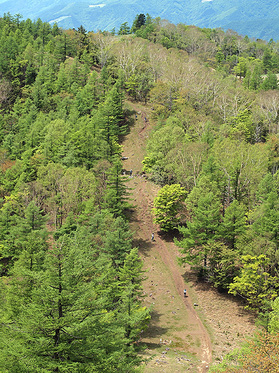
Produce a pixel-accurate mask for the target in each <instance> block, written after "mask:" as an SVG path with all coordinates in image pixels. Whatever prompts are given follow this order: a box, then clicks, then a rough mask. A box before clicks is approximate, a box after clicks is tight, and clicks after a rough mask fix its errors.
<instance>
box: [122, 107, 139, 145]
mask: <svg viewBox="0 0 279 373" xmlns="http://www.w3.org/2000/svg"><path fill="white" fill-rule="evenodd" d="M124 115H125V119H124V121H123V122H124V126H126V129H125V133H124V134H123V135H120V136H119V143H120V144H122V143H123V141H124V140H125V136H126V135H128V134H129V133H130V132H131V128H133V127H134V126H135V124H136V120H137V117H136V115H137V113H136V111H135V110H130V109H125V111H124Z"/></svg>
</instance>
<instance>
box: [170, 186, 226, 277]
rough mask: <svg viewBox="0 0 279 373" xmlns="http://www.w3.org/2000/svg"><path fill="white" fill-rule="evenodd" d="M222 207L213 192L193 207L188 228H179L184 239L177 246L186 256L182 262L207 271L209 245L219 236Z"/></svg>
mask: <svg viewBox="0 0 279 373" xmlns="http://www.w3.org/2000/svg"><path fill="white" fill-rule="evenodd" d="M189 197H190V196H189ZM189 197H188V198H189ZM186 205H187V200H186ZM220 207H221V206H220V202H219V200H218V199H216V196H215V195H214V194H213V193H212V192H209V193H206V194H205V195H203V196H201V197H200V198H199V200H198V202H197V205H196V206H194V205H193V206H192V211H191V215H192V218H191V220H188V221H187V225H186V227H180V228H179V231H180V233H181V234H182V235H183V239H182V240H181V241H179V242H178V241H177V240H176V244H177V245H178V246H179V247H180V248H182V249H181V252H182V253H183V254H184V255H183V257H182V258H181V261H182V262H186V263H189V264H191V265H192V266H193V267H196V268H202V267H203V268H204V269H205V270H206V267H207V257H208V250H209V245H210V244H212V243H213V242H214V241H215V239H216V238H217V236H218V235H217V232H218V227H219V224H220V218H221V211H220Z"/></svg>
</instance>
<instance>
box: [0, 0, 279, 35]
mask: <svg viewBox="0 0 279 373" xmlns="http://www.w3.org/2000/svg"><path fill="white" fill-rule="evenodd" d="M7 12H10V13H11V14H12V15H14V14H17V13H19V14H21V15H22V16H23V18H24V19H25V18H31V19H32V20H35V19H37V18H41V19H42V20H43V21H47V22H50V23H53V22H56V23H57V24H58V25H59V26H60V27H63V28H73V27H74V28H77V27H79V26H80V25H83V27H84V28H85V29H86V30H87V31H97V30H108V31H110V30H112V29H113V28H114V27H115V29H116V30H118V29H119V27H120V25H121V24H122V23H124V22H128V24H129V25H132V22H133V20H134V19H135V16H136V15H137V14H140V13H144V14H146V13H149V14H150V16H151V17H152V18H155V17H160V18H162V19H167V20H168V21H170V22H172V23H175V24H177V23H184V24H187V25H196V26H200V27H209V28H218V27H220V28H223V29H225V30H226V29H232V30H235V31H237V32H238V33H239V34H241V35H248V36H249V37H254V38H260V39H265V40H269V39H271V38H273V39H274V40H279V2H278V1H277V0H264V1H263V0H249V1H248V0H174V1H173V0H172V1H171V0H99V1H98V0H80V1H73V0H6V1H4V0H0V14H1V15H2V14H3V13H7Z"/></svg>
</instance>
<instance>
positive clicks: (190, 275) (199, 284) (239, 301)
mask: <svg viewBox="0 0 279 373" xmlns="http://www.w3.org/2000/svg"><path fill="white" fill-rule="evenodd" d="M182 277H183V279H184V281H185V283H189V282H191V283H193V284H194V286H195V288H196V289H197V290H198V291H199V292H201V293H202V292H204V293H208V292H214V293H215V294H216V296H217V297H218V298H219V299H220V300H221V301H222V300H229V301H231V302H232V303H234V304H236V305H237V306H238V315H239V316H248V319H249V321H250V322H252V323H254V322H255V317H256V314H255V313H254V312H253V311H251V310H247V309H245V308H244V307H245V305H246V302H245V300H244V299H243V298H241V297H239V296H235V295H232V294H229V293H228V291H227V290H226V289H217V288H215V287H213V285H212V284H210V283H209V282H207V281H206V280H202V279H199V278H198V274H197V272H196V271H193V270H190V269H186V270H185V272H184V274H183V275H182Z"/></svg>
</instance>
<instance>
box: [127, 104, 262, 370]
mask: <svg viewBox="0 0 279 373" xmlns="http://www.w3.org/2000/svg"><path fill="white" fill-rule="evenodd" d="M127 105H128V107H129V109H130V110H134V118H135V124H134V125H133V126H132V127H131V132H130V133H129V134H128V135H127V136H125V139H124V141H123V143H122V145H123V156H124V157H127V158H128V159H125V160H124V161H123V169H126V170H131V169H132V170H133V176H132V177H130V178H129V182H128V186H129V187H130V188H132V190H131V198H132V201H133V202H134V205H135V208H134V209H133V210H132V211H131V228H132V230H133V231H134V237H135V238H134V245H135V246H137V247H138V248H139V251H140V255H141V257H142V259H143V262H144V269H145V270H146V277H147V279H146V281H145V282H144V291H145V294H146V299H145V303H146V305H147V306H151V307H152V319H151V324H150V327H149V328H148V329H147V331H145V332H144V333H143V335H142V343H145V344H146V345H147V349H146V351H145V353H144V357H145V358H147V361H146V363H145V365H144V372H146V373H148V372H154V373H156V372H172V373H173V372H207V370H208V367H209V365H210V364H214V363H218V362H219V361H221V360H222V358H223V356H224V355H225V354H226V353H228V352H230V351H232V350H233V349H234V348H235V347H238V346H239V345H240V343H241V342H242V341H243V339H244V338H245V336H248V335H250V334H252V333H253V331H254V330H255V326H254V319H253V316H252V315H251V314H249V313H247V312H245V311H244V310H243V306H242V305H241V304H240V303H239V301H237V300H236V299H235V298H233V297H230V296H228V295H225V294H219V293H218V292H217V291H216V290H215V289H212V288H211V287H210V286H209V285H208V284H205V283H199V282H197V279H196V276H195V274H194V273H192V272H191V270H190V268H189V266H187V265H186V266H184V267H180V266H179V265H178V263H177V257H178V256H179V255H180V254H179V250H178V248H177V247H176V246H175V245H174V243H173V242H172V238H171V237H168V236H166V235H162V234H161V232H160V230H159V227H157V226H155V225H154V224H153V221H152V213H151V209H152V207H153V200H154V197H155V196H156V194H157V191H158V190H159V188H158V187H157V186H156V185H154V184H153V183H151V182H150V181H149V180H147V179H146V178H145V177H143V176H142V175H141V168H142V164H141V161H142V159H143V157H144V152H145V144H146V139H147V138H148V136H149V134H150V131H151V130H152V127H153V125H152V121H151V119H150V113H151V112H152V111H151V109H150V108H149V107H148V106H147V105H146V106H141V105H139V104H134V103H128V104H127ZM135 115H137V119H136V116H135ZM145 118H146V120H145ZM152 232H154V234H155V241H154V242H152V241H151V234H152ZM184 288H186V289H187V297H186V298H184V296H183V290H184Z"/></svg>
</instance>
